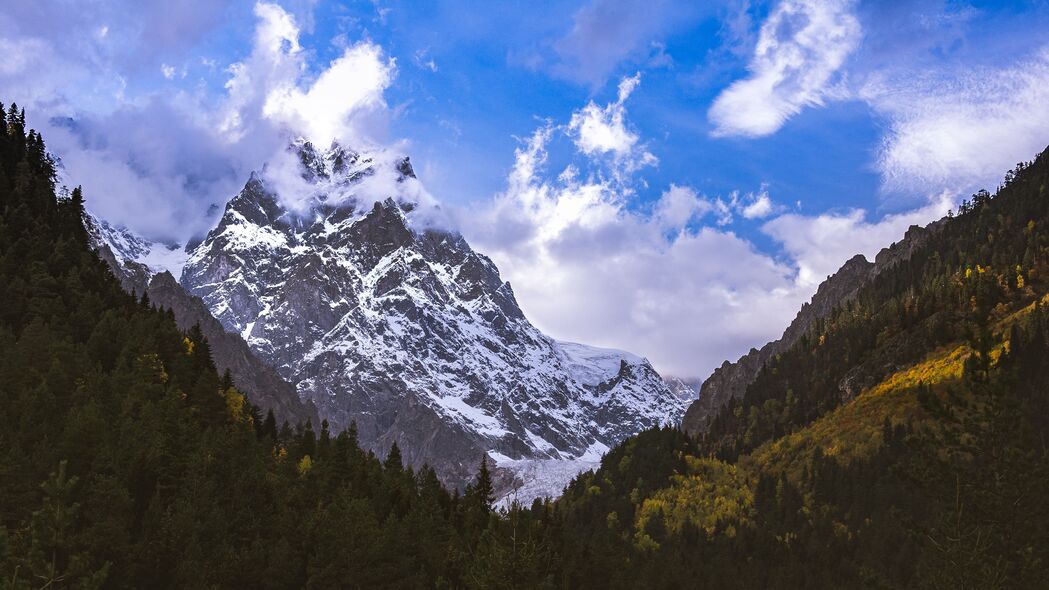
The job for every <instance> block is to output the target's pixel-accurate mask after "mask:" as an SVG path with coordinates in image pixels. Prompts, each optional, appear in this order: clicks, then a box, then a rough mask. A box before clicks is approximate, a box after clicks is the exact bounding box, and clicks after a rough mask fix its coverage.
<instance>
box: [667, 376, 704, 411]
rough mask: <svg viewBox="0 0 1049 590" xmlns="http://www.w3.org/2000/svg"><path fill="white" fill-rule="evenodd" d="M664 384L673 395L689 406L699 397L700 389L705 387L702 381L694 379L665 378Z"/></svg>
mask: <svg viewBox="0 0 1049 590" xmlns="http://www.w3.org/2000/svg"><path fill="white" fill-rule="evenodd" d="M663 382H664V383H666V384H667V387H668V388H670V392H671V393H673V394H674V395H676V396H677V397H678V398H680V399H682V400H684V401H685V402H687V403H689V404H691V403H692V402H693V401H695V400H696V399H697V398H698V397H699V389H700V387H701V386H702V385H703V380H702V379H696V378H692V377H673V376H664V377H663Z"/></svg>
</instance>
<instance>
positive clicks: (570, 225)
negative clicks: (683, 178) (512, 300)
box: [461, 125, 801, 376]
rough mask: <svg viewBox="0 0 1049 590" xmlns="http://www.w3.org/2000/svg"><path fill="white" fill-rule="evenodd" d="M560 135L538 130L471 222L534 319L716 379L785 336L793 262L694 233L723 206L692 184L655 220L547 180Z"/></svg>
mask: <svg viewBox="0 0 1049 590" xmlns="http://www.w3.org/2000/svg"><path fill="white" fill-rule="evenodd" d="M553 132H554V129H553V127H552V126H549V125H548V126H546V127H543V128H541V129H539V130H538V131H536V133H535V134H534V135H532V136H531V137H530V138H529V140H528V142H527V144H526V145H524V146H523V147H521V148H520V149H518V150H517V152H516V159H515V165H514V168H513V169H512V171H511V172H510V175H509V178H508V181H507V185H508V187H507V190H506V192H504V193H503V194H501V195H499V196H498V198H497V199H496V200H495V201H494V202H493V203H491V204H490V205H489V206H487V207H486V208H484V209H483V210H482V211H480V212H478V211H476V210H472V211H471V212H470V214H469V215H463V216H462V217H463V219H462V220H461V223H462V224H463V226H464V231H465V233H466V234H467V238H468V239H470V241H471V243H473V244H474V245H475V246H476V247H477V248H478V249H479V250H480V251H482V252H485V253H486V254H488V255H489V256H491V257H492V258H493V259H494V260H495V262H496V264H497V265H498V266H499V268H500V270H501V271H502V273H503V275H504V276H505V277H506V278H508V279H509V280H510V281H511V282H512V284H513V285H514V290H515V292H516V293H517V295H518V300H519V301H520V302H521V304H522V307H523V308H524V309H525V312H526V314H528V317H529V318H530V319H532V320H533V321H534V322H535V323H536V324H537V325H538V326H540V327H541V328H543V329H544V330H547V331H548V332H550V333H551V334H553V335H555V336H557V337H560V338H566V339H572V340H578V341H582V342H588V343H593V344H597V345H606V346H616V347H620V348H626V349H629V350H633V351H635V352H639V353H642V354H645V355H647V356H648V357H649V358H650V359H651V360H652V361H653V362H654V363H655V364H656V366H657V367H658V368H659V369H660V370H663V371H666V372H667V373H670V374H679V375H699V376H705V375H706V374H707V372H708V371H709V370H710V369H712V368H713V367H714V366H716V365H717V364H720V363H721V361H722V360H724V358H725V357H726V355H729V356H731V355H733V354H736V353H740V354H741V353H743V352H745V351H746V350H747V349H748V348H749V347H750V346H753V345H754V344H756V343H760V342H764V341H765V340H768V339H770V338H774V337H776V336H778V334H777V332H778V331H780V330H782V329H783V328H784V327H785V326H786V320H785V318H789V316H790V314H791V313H792V312H793V310H794V309H795V308H796V307H797V306H798V305H800V301H801V300H800V298H799V292H797V291H796V289H795V285H794V281H793V278H792V275H793V271H792V270H791V268H790V267H789V266H786V265H783V264H780V263H777V262H776V261H775V260H773V259H772V258H771V257H769V256H766V255H763V254H761V253H760V252H758V251H756V250H755V249H754V247H753V246H752V245H751V244H750V243H748V242H747V241H746V240H743V239H741V238H739V237H738V236H736V235H735V234H733V233H731V232H726V231H720V230H716V229H712V228H709V227H698V228H697V227H694V222H695V221H696V220H698V219H700V218H701V217H702V216H703V215H705V214H707V213H708V212H710V211H711V210H712V204H711V202H710V201H709V200H708V199H705V198H703V197H701V196H700V195H698V194H697V193H696V192H695V191H694V190H693V189H691V188H688V187H683V186H677V185H671V187H670V188H669V189H668V190H667V191H666V192H664V193H663V195H662V197H661V198H660V199H659V201H658V202H657V203H656V204H655V205H654V207H653V210H652V213H651V215H645V214H641V213H638V212H636V211H633V210H632V209H630V208H629V207H628V200H627V195H624V194H623V193H622V192H621V191H620V190H619V189H617V188H616V185H614V184H612V183H609V182H602V181H593V180H588V181H585V182H581V181H579V180H578V179H577V178H576V177H575V176H572V175H561V176H560V178H558V179H556V180H547V179H545V178H544V177H543V172H542V170H543V166H544V164H545V161H546V143H547V141H549V140H550V138H551V137H552V135H553Z"/></svg>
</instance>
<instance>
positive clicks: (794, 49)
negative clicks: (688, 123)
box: [708, 0, 862, 137]
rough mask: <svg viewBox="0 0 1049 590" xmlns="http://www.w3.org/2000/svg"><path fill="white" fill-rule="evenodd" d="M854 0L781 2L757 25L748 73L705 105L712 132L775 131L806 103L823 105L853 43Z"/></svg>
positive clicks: (755, 133) (858, 33)
mask: <svg viewBox="0 0 1049 590" xmlns="http://www.w3.org/2000/svg"><path fill="white" fill-rule="evenodd" d="M854 4H855V2H854V1H853V0H783V1H782V2H780V3H779V4H778V5H777V6H776V7H775V8H774V9H773V10H772V12H771V14H769V17H768V19H767V20H766V21H765V23H764V24H763V25H762V26H761V31H760V34H759V36H758V41H757V46H756V47H755V48H754V55H753V57H752V58H751V62H750V65H749V67H748V69H749V70H750V75H749V77H747V78H745V79H743V80H738V81H736V82H734V83H733V84H732V85H731V86H729V87H728V88H726V89H725V90H724V91H722V93H721V94H720V95H719V96H718V97H717V99H716V100H715V101H714V104H713V105H712V106H711V107H710V110H709V112H708V117H709V118H710V121H711V122H712V123H713V124H714V131H713V134H714V135H715V136H733V135H740V136H746V137H760V136H764V135H769V134H771V133H774V132H775V131H776V130H778V129H779V128H780V127H782V126H783V124H784V123H785V122H786V121H787V119H789V118H790V117H792V116H794V115H796V114H798V113H800V112H801V110H802V109H803V108H805V107H807V106H813V105H820V104H823V101H824V99H825V98H826V97H827V96H828V95H829V94H832V93H833V89H832V88H831V83H832V81H833V77H834V75H835V74H836V73H837V72H838V70H839V69H840V68H841V66H842V64H843V63H844V62H845V59H846V58H847V57H848V56H849V54H851V53H852V52H853V51H854V50H855V49H856V47H857V45H858V44H859V41H860V37H861V34H862V33H861V28H860V23H859V21H858V20H857V19H856V17H855V16H854V15H853V14H852V9H853V6H854Z"/></svg>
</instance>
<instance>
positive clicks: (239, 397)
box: [223, 387, 247, 422]
mask: <svg viewBox="0 0 1049 590" xmlns="http://www.w3.org/2000/svg"><path fill="white" fill-rule="evenodd" d="M223 397H225V398H226V412H228V413H229V417H230V419H232V420H233V421H234V422H243V421H244V418H245V417H246V416H247V414H246V413H245V412H244V406H245V405H246V404H247V398H246V397H245V396H244V394H243V393H241V392H239V391H237V390H236V389H234V388H232V387H230V388H229V389H227V390H226V391H225V392H224V393H223Z"/></svg>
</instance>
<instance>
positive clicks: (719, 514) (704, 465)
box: [635, 457, 754, 546]
mask: <svg viewBox="0 0 1049 590" xmlns="http://www.w3.org/2000/svg"><path fill="white" fill-rule="evenodd" d="M685 461H686V462H687V465H688V472H687V474H685V475H675V476H674V478H673V481H672V485H671V487H668V488H664V489H662V490H660V491H658V492H656V493H655V494H654V495H653V496H652V497H650V498H648V499H646V500H645V501H644V502H643V503H642V504H641V507H640V508H639V509H638V516H637V525H636V531H637V533H636V535H635V536H636V541H637V542H638V544H639V546H644V545H646V544H648V543H650V542H651V539H646V537H647V535H646V534H645V533H644V530H645V528H646V526H647V525H648V521H649V520H650V519H653V518H662V519H663V521H664V522H663V524H664V526H665V527H666V530H667V531H668V532H672V533H678V532H680V531H681V528H682V526H684V524H685V523H686V522H690V523H692V524H693V525H695V526H696V527H698V528H700V529H702V530H704V531H706V532H707V533H713V532H714V529H715V527H717V525H718V524H719V523H721V522H725V521H729V520H733V521H743V522H746V521H747V519H748V515H749V511H750V508H751V506H752V505H753V503H754V494H753V492H752V491H751V489H750V487H749V486H748V485H747V482H746V479H745V478H744V477H743V476H742V474H741V473H740V472H739V471H738V469H737V468H736V466H735V465H730V464H728V463H724V462H722V461H718V460H716V459H708V458H699V457H686V458H685ZM726 532H727V534H728V535H730V536H732V535H734V534H735V531H734V529H731V528H730V529H729V530H728V531H726Z"/></svg>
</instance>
